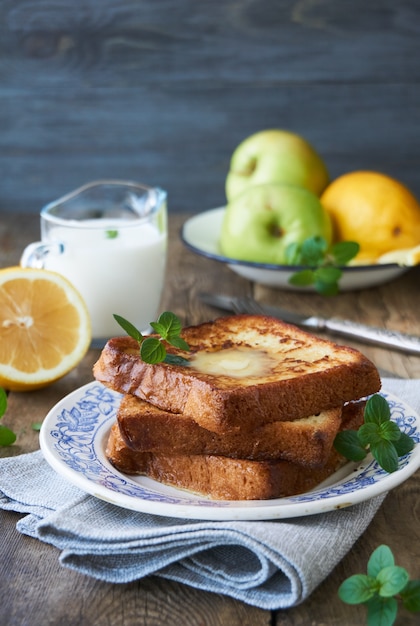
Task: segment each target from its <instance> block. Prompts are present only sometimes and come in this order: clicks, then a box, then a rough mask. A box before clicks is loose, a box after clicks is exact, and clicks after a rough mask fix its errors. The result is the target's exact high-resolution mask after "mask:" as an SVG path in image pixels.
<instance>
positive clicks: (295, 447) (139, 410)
mask: <svg viewBox="0 0 420 626" xmlns="http://www.w3.org/2000/svg"><path fill="white" fill-rule="evenodd" d="M345 410H346V409H345ZM341 413H342V410H341V407H340V408H335V409H330V410H328V411H323V412H322V413H319V414H318V415H313V416H310V417H306V418H302V419H298V420H294V421H292V422H286V421H282V422H272V423H270V424H263V425H262V426H259V427H257V428H256V429H254V430H251V431H246V432H245V433H243V432H241V431H240V432H232V433H225V434H218V433H214V432H212V431H210V430H207V429H205V428H202V427H201V426H200V425H199V424H198V423H197V422H196V421H194V420H193V419H191V418H190V417H188V416H185V415H184V414H182V413H181V414H177V413H170V412H168V411H164V410H162V409H159V408H157V407H155V406H153V405H152V404H149V403H148V402H145V401H144V400H140V399H138V398H135V397H134V396H132V395H125V396H124V397H123V398H122V400H121V403H120V406H119V409H118V415H117V419H118V423H119V428H120V432H121V435H122V437H123V439H124V440H125V442H126V444H127V445H128V446H129V447H130V448H132V449H133V450H137V451H139V452H153V451H159V452H160V453H166V454H170V455H174V454H186V455H195V454H212V455H217V456H229V457H233V458H242V459H250V460H270V459H285V460H289V461H294V462H298V463H300V464H305V465H308V466H317V465H322V464H323V463H325V461H326V460H327V458H328V455H329V453H330V449H331V446H332V442H333V440H334V437H335V435H336V434H337V432H338V430H339V428H340V425H341Z"/></svg>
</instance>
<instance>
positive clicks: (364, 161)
mask: <svg viewBox="0 0 420 626" xmlns="http://www.w3.org/2000/svg"><path fill="white" fill-rule="evenodd" d="M419 25H420V5H419V3H418V2H415V1H413V0H401V1H400V2H394V1H393V0H371V1H370V2H369V3H366V2H365V0H354V1H353V2H351V3H350V2H335V1H334V0H246V1H244V2H236V1H235V0H228V1H227V2H222V3H214V2H211V1H209V0H206V1H204V2H200V3H197V2H193V0H178V1H177V2H175V3H174V2H171V0H159V2H156V1H154V0H142V1H141V2H138V1H136V0H120V1H119V2H117V3H116V2H114V1H113V0H101V2H98V1H95V0H89V1H86V0H74V1H73V2H72V3H71V4H69V3H66V2H63V1H62V0H61V1H60V0H55V1H52V2H51V1H47V0H4V1H3V2H2V3H0V79H1V80H0V130H1V132H0V171H1V173H2V178H1V185H0V215H1V213H2V212H7V211H19V212H34V213H37V212H38V211H39V210H40V208H41V207H42V206H43V205H44V204H45V203H47V202H49V201H51V200H53V199H55V198H58V197H59V196H61V195H62V194H64V193H67V192H68V191H70V190H72V189H75V188H76V187H78V186H80V185H81V184H83V183H85V182H87V181H89V180H95V179H100V178H106V177H108V178H109V177H114V178H115V177H117V178H124V179H134V180H137V181H140V182H144V183H148V184H151V185H156V184H158V185H161V186H162V187H164V188H165V189H166V190H167V191H168V193H169V207H170V210H171V211H173V212H174V211H190V212H197V211H199V210H205V209H208V208H212V207H215V206H219V205H221V204H223V203H224V202H225V196H224V180H225V176H226V173H227V170H228V166H229V159H230V155H231V153H232V151H233V149H234V148H235V146H236V145H237V144H238V143H239V142H240V141H241V140H242V139H243V138H245V137H246V136H248V135H249V134H251V133H253V132H255V131H257V130H260V129H262V128H267V127H280V128H288V129H290V130H293V131H295V132H298V133H300V134H302V135H304V136H305V137H307V139H308V140H310V141H311V142H313V144H314V145H315V146H316V148H317V149H318V150H319V152H320V154H321V155H322V156H323V157H324V158H325V160H326V162H327V165H328V167H329V169H330V173H331V176H332V177H335V176H338V175H339V174H341V173H343V172H345V171H349V170H354V169H362V168H368V169H375V170H379V171H383V172H385V173H387V174H390V175H391V176H395V177H397V178H399V179H400V180H401V181H402V182H404V183H405V184H407V185H408V186H409V187H410V188H411V189H412V190H413V192H414V193H415V194H417V195H419V196H420V180H419V177H418V168H419V152H418V146H419V143H420V141H419V140H420V109H419V106H418V104H419V101H420V81H419V77H420V67H419V63H418V58H419V53H420V36H419V35H420V26H419Z"/></svg>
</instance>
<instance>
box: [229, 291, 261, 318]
mask: <svg viewBox="0 0 420 626" xmlns="http://www.w3.org/2000/svg"><path fill="white" fill-rule="evenodd" d="M232 308H233V310H234V311H235V313H236V314H241V313H250V314H251V315H265V311H264V309H263V308H262V306H261V305H260V304H259V303H258V302H256V300H254V299H253V298H250V297H249V296H243V297H242V298H236V300H235V301H234V302H232Z"/></svg>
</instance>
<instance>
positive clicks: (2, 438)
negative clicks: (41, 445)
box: [0, 387, 16, 446]
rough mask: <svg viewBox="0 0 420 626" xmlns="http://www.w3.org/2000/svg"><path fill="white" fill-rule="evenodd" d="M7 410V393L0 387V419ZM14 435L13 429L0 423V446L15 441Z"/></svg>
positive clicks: (9, 444) (8, 444)
mask: <svg viewBox="0 0 420 626" xmlns="http://www.w3.org/2000/svg"><path fill="white" fill-rule="evenodd" d="M6 410H7V394H6V392H5V390H4V389H2V388H1V387H0V419H2V417H3V415H4V414H5V413H6ZM15 441H16V435H15V433H14V432H13V430H10V428H7V426H3V424H0V446H11V445H12V443H15Z"/></svg>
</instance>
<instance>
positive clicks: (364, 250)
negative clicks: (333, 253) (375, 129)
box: [321, 171, 420, 263]
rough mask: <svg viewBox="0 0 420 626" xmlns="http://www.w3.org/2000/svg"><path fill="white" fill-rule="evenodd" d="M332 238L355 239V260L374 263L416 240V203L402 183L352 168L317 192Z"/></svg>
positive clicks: (419, 232) (419, 208) (419, 231)
mask: <svg viewBox="0 0 420 626" xmlns="http://www.w3.org/2000/svg"><path fill="white" fill-rule="evenodd" d="M321 203H322V204H323V206H324V208H325V209H326V211H327V212H328V213H329V215H330V217H331V221H332V225H333V231H334V234H333V237H334V241H357V242H358V243H359V244H360V251H359V254H358V255H357V257H356V259H355V261H356V262H363V261H366V262H369V263H374V262H375V261H376V260H377V259H378V258H379V257H380V256H382V255H384V254H385V253H387V252H390V251H392V250H401V249H409V248H413V247H415V246H417V245H418V244H419V243H420V203H419V202H418V200H417V199H416V198H415V196H414V195H413V194H412V193H411V191H410V190H409V189H407V187H405V186H404V185H403V184H402V183H400V182H399V181H397V180H395V179H394V178H391V177H390V176H386V175H385V174H381V173H379V172H370V171H356V172H349V173H348V174H344V175H343V176H340V177H339V178H336V179H335V180H333V181H332V182H331V183H330V184H329V185H328V187H327V188H326V189H325V191H324V193H323V194H322V195H321Z"/></svg>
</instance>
